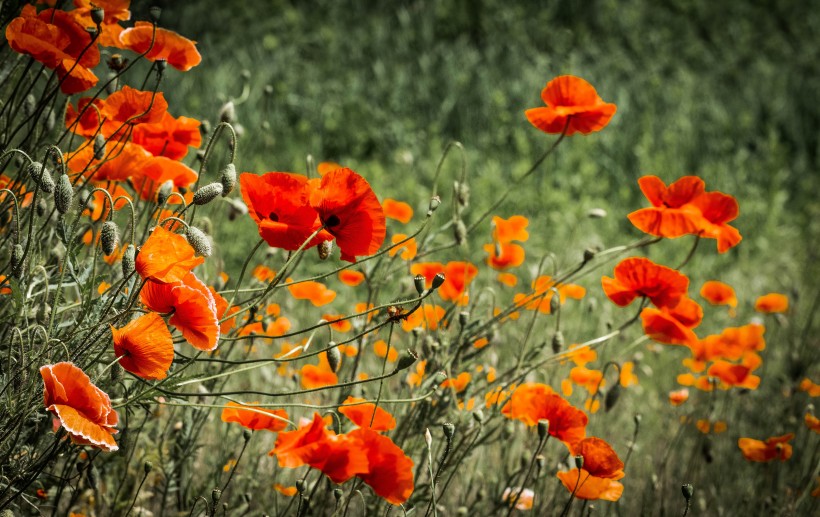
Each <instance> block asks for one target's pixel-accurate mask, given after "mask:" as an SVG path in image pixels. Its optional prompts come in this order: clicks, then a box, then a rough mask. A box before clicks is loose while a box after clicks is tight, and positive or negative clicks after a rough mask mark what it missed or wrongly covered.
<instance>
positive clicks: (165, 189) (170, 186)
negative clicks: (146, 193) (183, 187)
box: [157, 180, 174, 206]
mask: <svg viewBox="0 0 820 517" xmlns="http://www.w3.org/2000/svg"><path fill="white" fill-rule="evenodd" d="M173 191H174V182H173V181H171V180H166V181H164V182H163V183H162V185H160V186H159V188H158V189H157V204H158V205H159V206H162V205H164V204H165V202H166V201H167V200H168V196H170V195H171V192H173Z"/></svg>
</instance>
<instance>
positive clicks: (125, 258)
mask: <svg viewBox="0 0 820 517" xmlns="http://www.w3.org/2000/svg"><path fill="white" fill-rule="evenodd" d="M136 256H137V250H136V248H134V245H133V244H129V245H128V246H126V247H125V251H124V252H123V254H122V276H124V277H128V275H130V274H131V273H133V272H134V269H135V268H136V265H135V260H136Z"/></svg>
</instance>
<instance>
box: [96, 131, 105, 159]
mask: <svg viewBox="0 0 820 517" xmlns="http://www.w3.org/2000/svg"><path fill="white" fill-rule="evenodd" d="M103 158H105V137H103V136H102V135H97V136H96V137H94V159H95V160H102V159H103Z"/></svg>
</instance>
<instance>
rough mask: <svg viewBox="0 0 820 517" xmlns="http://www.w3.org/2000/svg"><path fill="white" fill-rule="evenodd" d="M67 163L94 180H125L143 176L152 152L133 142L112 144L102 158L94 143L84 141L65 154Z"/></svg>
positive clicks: (76, 172)
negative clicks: (99, 158)
mask: <svg viewBox="0 0 820 517" xmlns="http://www.w3.org/2000/svg"><path fill="white" fill-rule="evenodd" d="M65 160H66V165H68V168H69V169H70V170H71V171H72V172H74V173H75V174H82V175H83V176H85V177H87V178H92V179H93V180H94V181H109V180H111V181H124V180H127V179H129V178H132V177H141V175H142V174H143V173H144V171H145V167H146V166H147V165H148V164H149V163H150V161H151V154H150V153H149V152H148V151H146V150H145V149H143V148H142V147H140V146H138V145H135V144H132V143H131V142H118V143H116V144H111V147H110V149H109V150H108V152H107V154H106V155H105V156H104V157H103V159H102V160H98V159H97V158H96V157H95V156H94V144H93V143H92V142H83V143H82V144H81V145H80V147H79V148H78V149H77V150H76V151H74V152H72V153H69V154H66V155H65Z"/></svg>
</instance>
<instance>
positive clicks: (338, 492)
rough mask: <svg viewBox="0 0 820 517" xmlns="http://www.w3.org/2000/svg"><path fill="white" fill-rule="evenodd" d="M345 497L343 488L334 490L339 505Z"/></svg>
mask: <svg viewBox="0 0 820 517" xmlns="http://www.w3.org/2000/svg"><path fill="white" fill-rule="evenodd" d="M343 495H344V492H343V491H342V489H341V488H334V489H333V497H334V498H335V499H336V502H337V503H338V502H339V501H341V500H342V496H343Z"/></svg>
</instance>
